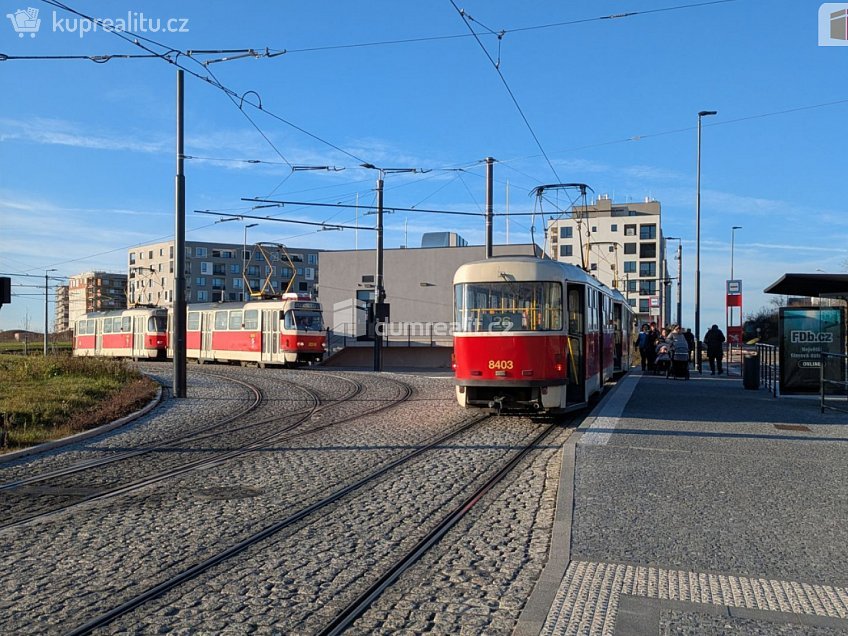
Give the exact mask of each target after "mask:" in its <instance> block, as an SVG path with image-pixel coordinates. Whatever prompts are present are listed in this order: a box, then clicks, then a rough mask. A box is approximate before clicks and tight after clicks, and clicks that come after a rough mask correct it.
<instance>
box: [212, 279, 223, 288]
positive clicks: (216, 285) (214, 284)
mask: <svg viewBox="0 0 848 636" xmlns="http://www.w3.org/2000/svg"><path fill="white" fill-rule="evenodd" d="M223 288H224V279H223V278H213V279H212V289H223Z"/></svg>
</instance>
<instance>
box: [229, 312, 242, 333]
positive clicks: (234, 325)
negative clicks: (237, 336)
mask: <svg viewBox="0 0 848 636" xmlns="http://www.w3.org/2000/svg"><path fill="white" fill-rule="evenodd" d="M241 316H242V312H241V311H231V312H230V331H237V330H239V329H241Z"/></svg>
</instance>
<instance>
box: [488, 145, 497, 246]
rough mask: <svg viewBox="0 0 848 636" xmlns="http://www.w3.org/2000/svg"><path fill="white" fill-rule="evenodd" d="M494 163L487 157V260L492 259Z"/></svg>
mask: <svg viewBox="0 0 848 636" xmlns="http://www.w3.org/2000/svg"><path fill="white" fill-rule="evenodd" d="M494 163H495V160H494V159H493V158H492V157H486V258H492V215H493V203H492V198H493V195H492V181H493V179H492V177H493V173H494V168H493V165H494Z"/></svg>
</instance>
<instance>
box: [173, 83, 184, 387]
mask: <svg viewBox="0 0 848 636" xmlns="http://www.w3.org/2000/svg"><path fill="white" fill-rule="evenodd" d="M183 131H184V127H183V71H182V70H178V71H177V178H176V191H175V195H176V196H175V211H174V213H175V217H176V219H175V222H176V232H175V237H174V319H173V331H172V333H171V341H172V344H173V347H174V383H173V384H174V388H173V391H174V397H176V398H184V397H186V301H185V174H184V173H183V160H184V158H185V157H184V153H183V149H184V146H183V139H184V137H183Z"/></svg>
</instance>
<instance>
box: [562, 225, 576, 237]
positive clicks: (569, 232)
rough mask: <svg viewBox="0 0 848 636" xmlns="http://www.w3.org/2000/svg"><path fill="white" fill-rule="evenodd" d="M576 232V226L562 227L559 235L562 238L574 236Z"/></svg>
mask: <svg viewBox="0 0 848 636" xmlns="http://www.w3.org/2000/svg"><path fill="white" fill-rule="evenodd" d="M573 233H574V228H572V227H560V228H559V237H560V238H564V239H565V238H569V239H570V238H572V236H573Z"/></svg>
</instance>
